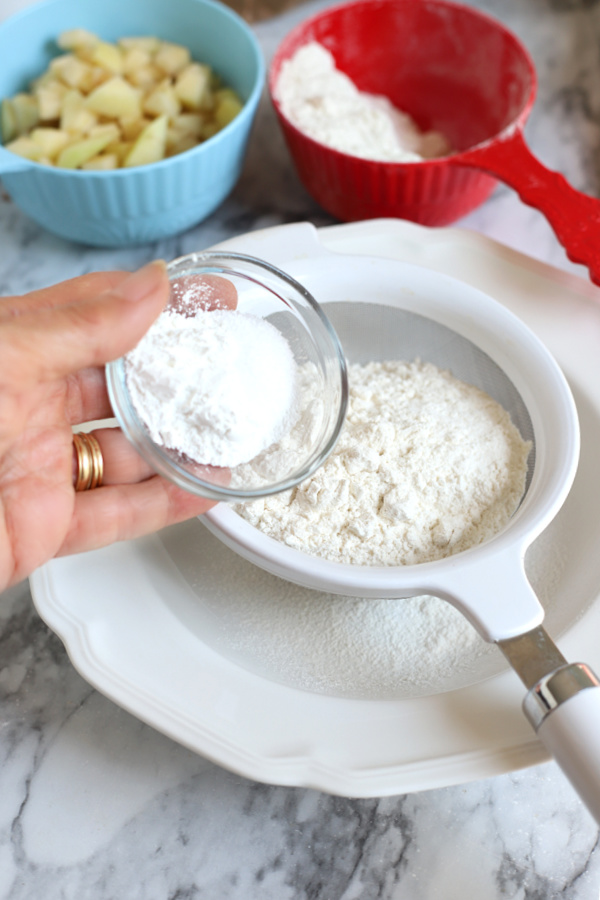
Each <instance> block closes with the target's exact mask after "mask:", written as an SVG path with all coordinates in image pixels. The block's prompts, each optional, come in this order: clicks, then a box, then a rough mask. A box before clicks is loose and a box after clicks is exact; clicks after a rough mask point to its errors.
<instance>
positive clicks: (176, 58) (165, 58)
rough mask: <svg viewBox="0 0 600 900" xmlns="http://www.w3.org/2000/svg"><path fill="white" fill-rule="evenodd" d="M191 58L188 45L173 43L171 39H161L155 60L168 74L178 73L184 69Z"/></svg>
mask: <svg viewBox="0 0 600 900" xmlns="http://www.w3.org/2000/svg"><path fill="white" fill-rule="evenodd" d="M190 60H191V54H190V51H189V50H188V48H187V47H183V46H182V45H181V44H171V43H170V42H169V41H161V42H160V46H159V48H158V50H157V51H156V55H155V57H154V62H155V63H156V65H157V66H159V67H160V68H161V69H162V70H163V72H166V74H167V75H176V74H177V73H178V72H180V71H181V70H182V69H184V68H185V67H186V66H187V65H188V64H189V63H190Z"/></svg>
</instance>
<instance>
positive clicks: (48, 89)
mask: <svg viewBox="0 0 600 900" xmlns="http://www.w3.org/2000/svg"><path fill="white" fill-rule="evenodd" d="M68 90H69V89H68V87H67V86H66V85H65V84H63V83H62V82H61V81H50V82H47V83H44V84H40V85H39V86H38V87H36V88H35V91H34V97H35V98H36V100H37V105H38V112H39V116H40V122H53V121H54V120H55V119H60V113H61V110H62V101H63V97H64V96H65V94H66V93H67V91H68Z"/></svg>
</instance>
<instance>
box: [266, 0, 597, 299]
mask: <svg viewBox="0 0 600 900" xmlns="http://www.w3.org/2000/svg"><path fill="white" fill-rule="evenodd" d="M310 41H317V42H319V43H320V44H322V45H323V46H324V47H326V48H327V49H328V50H329V51H330V52H331V53H332V55H333V57H334V59H335V62H336V65H337V67H338V68H339V69H340V70H341V71H342V72H345V73H346V74H347V75H348V76H349V77H350V78H351V79H352V81H353V82H354V83H355V84H356V86H357V87H358V88H359V89H360V90H361V91H366V92H369V93H373V94H383V95H385V96H387V97H388V98H389V99H390V100H391V101H392V102H393V103H394V104H395V105H396V106H397V107H398V108H399V109H402V110H404V111H405V112H408V113H409V114H410V115H411V116H412V117H413V118H414V119H415V121H416V122H417V124H418V125H419V127H420V128H421V129H423V130H428V129H435V130H438V131H441V132H443V133H444V134H445V135H446V136H447V137H448V139H449V140H450V142H451V144H452V146H453V147H454V148H455V152H453V153H452V154H451V155H449V156H446V157H444V158H441V159H434V160H425V161H423V162H417V163H387V162H374V161H372V160H364V159H359V158H358V157H353V156H349V155H347V154H344V153H339V152H338V151H336V150H333V149H331V148H329V147H326V146H325V145H323V144H320V143H318V142H316V141H314V140H312V139H311V138H309V137H308V136H307V135H305V134H303V133H301V132H300V131H299V130H298V129H297V128H296V127H295V126H294V125H293V124H292V123H291V122H290V121H289V119H287V117H286V116H285V115H284V113H283V111H282V109H281V105H280V103H279V101H278V99H277V95H276V85H277V79H278V77H279V72H280V70H281V66H282V64H283V62H284V61H285V60H286V59H288V58H290V57H291V56H292V55H293V54H294V53H295V51H296V50H297V49H298V48H299V47H300V46H302V45H304V44H306V43H308V42H310ZM269 89H270V93H271V97H272V100H273V104H274V107H275V111H276V113H277V116H278V118H279V121H280V124H281V126H282V129H283V132H284V135H285V138H286V141H287V144H288V147H289V149H290V152H291V154H292V157H293V159H294V162H295V164H296V167H297V170H298V174H299V176H300V178H301V180H302V181H303V183H304V185H305V186H306V188H307V189H308V191H309V192H310V193H311V194H312V196H313V197H314V198H315V199H316V200H317V202H319V203H320V204H321V205H322V206H323V207H324V208H325V209H327V210H328V211H329V212H331V213H332V214H333V215H334V216H336V217H337V218H340V219H342V220H343V221H356V220H359V219H368V218H380V217H390V216H391V217H399V218H405V219H410V220H412V221H415V222H420V223H421V224H425V225H446V224H449V223H451V222H454V221H456V219H458V218H460V217H462V216H464V215H466V213H468V212H470V211H471V210H472V209H474V208H476V207H477V206H478V205H480V204H481V203H482V202H483V201H484V200H485V199H487V197H488V196H489V195H490V193H491V192H492V191H493V189H494V187H495V186H496V184H497V179H499V180H501V181H503V182H505V183H506V184H507V185H510V187H512V188H514V190H515V191H516V192H517V193H518V194H519V196H520V197H521V199H522V200H523V201H524V202H525V203H527V204H528V205H530V206H534V207H535V208H536V209H538V210H539V211H540V212H541V213H543V214H544V215H545V216H546V218H547V219H548V221H549V223H550V225H551V226H552V228H553V229H554V231H555V233H556V236H557V238H558V240H559V241H560V243H561V244H562V245H563V246H564V248H565V250H566V252H567V255H568V256H569V258H570V259H571V260H572V261H573V262H577V263H583V264H585V265H586V266H588V268H589V270H590V273H591V277H592V280H593V281H594V282H595V283H596V284H600V202H599V201H598V200H597V199H595V198H593V197H590V196H588V195H586V194H582V193H581V192H579V191H576V190H575V189H574V188H573V187H571V185H569V184H568V182H567V181H566V179H565V178H564V177H563V176H562V175H561V174H560V173H558V172H552V171H550V170H549V169H547V168H546V167H545V166H544V165H542V163H541V162H540V161H539V160H538V159H537V158H536V157H535V156H534V155H533V154H532V153H531V151H530V150H529V148H528V147H527V144H526V142H525V139H524V136H523V128H524V125H525V123H526V121H527V118H528V116H529V113H530V111H531V108H532V106H533V103H534V100H535V95H536V89H537V78H536V72H535V68H534V65H533V61H532V59H531V57H530V55H529V53H528V51H527V50H526V48H525V47H524V46H523V44H522V43H521V41H520V40H519V39H518V38H517V37H516V36H515V35H514V34H513V33H512V32H511V31H510V30H509V29H507V28H506V27H505V26H504V25H503V24H501V23H500V22H498V21H497V20H495V19H493V18H491V17H490V16H488V15H486V14H484V13H481V12H479V11H478V10H476V9H472V8H470V7H467V6H463V5H460V4H455V3H449V2H446V0H354V2H350V3H345V4H342V5H340V6H336V7H332V8H330V9H327V10H325V11H324V12H321V13H319V14H318V15H316V16H314V17H312V18H310V19H308V20H306V21H305V22H302V23H300V25H298V26H297V27H296V28H295V29H293V30H292V31H291V32H290V33H289V34H288V35H287V37H286V38H285V39H284V41H283V42H282V43H281V45H280V46H279V48H278V50H277V52H276V54H275V57H274V59H273V62H272V64H271V67H270V72H269Z"/></svg>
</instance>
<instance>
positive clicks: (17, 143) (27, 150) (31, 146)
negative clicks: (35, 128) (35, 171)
mask: <svg viewBox="0 0 600 900" xmlns="http://www.w3.org/2000/svg"><path fill="white" fill-rule="evenodd" d="M6 149H7V150H10V151H11V153H16V154H17V156H24V157H25V159H31V160H33V162H39V160H40V159H41V158H42V156H43V153H42V149H41V147H40V145H39V144H36V142H35V141H34V140H33V139H32V138H30V137H25V136H23V137H18V138H15V140H14V141H9V143H8V144H7V145H6Z"/></svg>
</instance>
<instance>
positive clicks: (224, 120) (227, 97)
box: [215, 88, 243, 128]
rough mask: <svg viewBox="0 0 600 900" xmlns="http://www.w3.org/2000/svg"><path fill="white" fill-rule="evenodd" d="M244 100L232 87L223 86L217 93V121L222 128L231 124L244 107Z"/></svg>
mask: <svg viewBox="0 0 600 900" xmlns="http://www.w3.org/2000/svg"><path fill="white" fill-rule="evenodd" d="M242 106H243V104H242V101H241V100H240V98H239V97H238V95H237V94H236V93H235V91H232V90H231V89H230V88H221V90H219V91H217V93H216V107H215V122H216V123H217V125H218V126H219V127H220V128H225V126H226V125H229V123H230V122H232V121H233V120H234V119H235V117H236V116H237V115H238V113H239V112H240V111H241V109H242Z"/></svg>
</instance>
